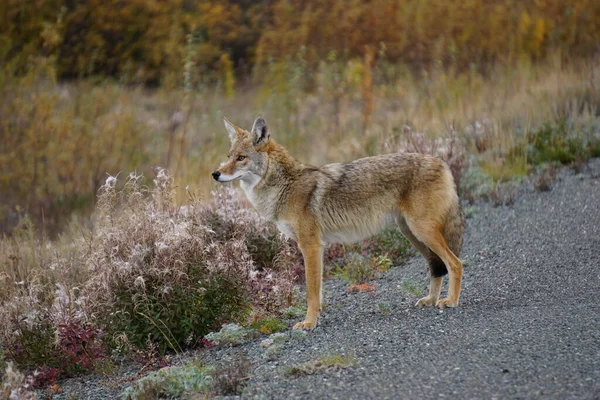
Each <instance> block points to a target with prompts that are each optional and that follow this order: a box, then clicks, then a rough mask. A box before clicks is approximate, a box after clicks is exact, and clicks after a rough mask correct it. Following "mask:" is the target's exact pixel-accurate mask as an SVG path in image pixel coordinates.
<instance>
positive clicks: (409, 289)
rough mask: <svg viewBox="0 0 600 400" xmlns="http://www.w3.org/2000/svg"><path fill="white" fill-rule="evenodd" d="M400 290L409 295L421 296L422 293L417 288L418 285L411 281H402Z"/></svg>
mask: <svg viewBox="0 0 600 400" xmlns="http://www.w3.org/2000/svg"><path fill="white" fill-rule="evenodd" d="M400 290H401V291H402V292H403V293H405V294H407V295H410V296H415V297H421V296H422V295H423V292H422V291H421V290H420V289H419V287H418V286H417V285H416V284H415V283H414V282H411V281H402V284H401V285H400Z"/></svg>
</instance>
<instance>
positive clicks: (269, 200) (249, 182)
mask: <svg viewBox="0 0 600 400" xmlns="http://www.w3.org/2000/svg"><path fill="white" fill-rule="evenodd" d="M259 182H260V178H258V179H242V180H241V181H240V187H241V188H242V190H243V191H244V193H245V194H246V197H247V198H248V200H249V201H250V203H252V205H253V206H254V208H255V209H256V211H258V213H259V214H260V215H261V216H262V217H263V218H266V219H267V220H269V221H274V220H275V210H276V206H277V194H276V193H272V192H271V191H269V190H268V189H263V188H257V185H258V183H259Z"/></svg>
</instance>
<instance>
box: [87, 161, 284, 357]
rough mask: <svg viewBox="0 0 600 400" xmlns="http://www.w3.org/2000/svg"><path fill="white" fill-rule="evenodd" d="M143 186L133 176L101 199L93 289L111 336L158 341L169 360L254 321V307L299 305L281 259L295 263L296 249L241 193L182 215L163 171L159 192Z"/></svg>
mask: <svg viewBox="0 0 600 400" xmlns="http://www.w3.org/2000/svg"><path fill="white" fill-rule="evenodd" d="M140 181H141V178H140V177H138V176H134V175H132V176H130V178H129V180H128V182H127V183H126V184H125V187H124V188H123V189H122V190H117V189H116V188H115V183H116V182H115V181H114V180H112V179H110V178H109V179H108V180H107V183H106V184H105V185H104V186H103V187H102V189H101V191H100V193H99V205H98V208H97V213H96V216H95V217H96V221H97V226H98V228H97V231H98V238H97V246H96V250H95V252H94V253H93V254H92V255H91V263H92V265H93V268H94V269H95V270H96V271H95V273H94V277H93V279H92V280H91V282H90V283H89V284H88V287H87V290H88V293H89V294H90V302H91V304H92V307H93V308H94V310H96V313H97V315H98V316H99V318H100V319H101V321H102V322H101V323H102V325H103V326H106V327H108V329H109V331H110V333H113V334H117V333H120V332H122V333H125V334H126V335H127V337H128V339H129V341H130V342H131V343H132V344H134V345H135V346H137V347H142V346H144V345H145V342H146V340H148V339H149V340H151V341H152V342H154V343H156V344H158V349H159V351H160V352H161V353H164V352H165V351H166V350H174V351H180V350H181V349H183V348H184V347H186V346H190V345H195V344H197V343H198V341H199V340H200V339H201V338H202V337H203V336H204V335H206V334H207V333H209V332H210V331H212V330H214V328H215V327H217V326H219V325H220V323H221V322H222V321H233V322H244V321H245V320H246V319H247V318H248V316H249V313H250V310H251V309H252V308H254V309H255V310H274V309H277V307H280V306H283V305H289V301H291V298H292V281H291V277H290V274H289V272H288V270H286V269H285V268H284V265H282V264H278V263H277V261H276V260H275V261H274V260H273V259H276V258H277V257H279V256H281V258H282V259H286V260H287V259H288V258H290V259H291V258H293V256H294V253H293V250H291V247H290V246H289V244H288V243H287V242H286V241H284V240H283V239H281V238H280V237H279V236H275V235H274V230H273V228H271V227H270V226H269V225H267V224H266V223H265V222H263V221H262V220H259V219H258V217H257V215H256V214H255V213H254V212H253V211H251V210H248V209H244V208H243V207H241V205H240V203H239V202H238V201H237V200H236V198H235V193H234V191H233V190H231V189H227V188H226V189H224V190H223V191H221V192H216V193H214V200H213V202H212V203H211V204H210V205H209V206H200V205H199V204H197V203H194V204H191V205H190V206H188V207H187V208H186V209H185V210H182V209H180V208H179V207H177V206H176V205H175V204H174V202H173V186H172V180H171V178H170V176H169V175H168V174H167V173H166V171H164V170H159V171H158V174H157V177H156V179H155V185H156V189H152V190H150V189H148V188H146V187H144V186H142V185H141V182H140ZM250 247H254V248H258V249H269V250H268V252H267V253H265V252H254V253H253V252H252V251H251V250H250ZM257 254H260V256H259V257H258V261H257V260H255V259H254V258H253V255H254V256H256V255H257ZM265 254H268V255H265ZM269 257H272V259H270V260H269V259H268V258H269ZM259 263H262V265H260V264H259ZM269 266H270V267H271V268H269ZM102 288H108V290H102Z"/></svg>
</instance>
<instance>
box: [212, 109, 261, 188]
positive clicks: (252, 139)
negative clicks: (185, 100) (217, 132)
mask: <svg viewBox="0 0 600 400" xmlns="http://www.w3.org/2000/svg"><path fill="white" fill-rule="evenodd" d="M223 122H224V123H225V127H226V128H227V131H228V132H229V139H230V141H231V147H229V154H228V155H227V161H225V162H224V163H222V164H221V165H220V166H219V168H218V169H217V170H216V171H215V172H213V173H212V176H213V178H215V180H217V181H219V182H223V183H225V182H231V181H234V180H236V179H241V180H243V181H245V182H247V183H248V184H252V183H256V182H258V181H259V180H260V179H261V178H262V177H263V175H264V173H265V169H266V165H267V154H266V153H265V152H264V151H261V150H263V149H264V148H265V147H266V145H267V143H268V142H269V129H268V128H267V122H266V121H265V120H264V118H262V117H258V118H256V121H254V125H252V129H251V130H250V132H248V131H245V130H243V129H241V128H239V127H237V126H235V125H234V124H232V123H231V122H229V120H227V118H224V119H223Z"/></svg>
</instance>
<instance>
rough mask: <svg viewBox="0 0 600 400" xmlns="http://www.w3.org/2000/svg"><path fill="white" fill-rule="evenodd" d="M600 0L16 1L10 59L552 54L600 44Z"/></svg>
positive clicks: (1, 16) (152, 66) (204, 61)
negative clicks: (301, 53) (368, 50)
mask: <svg viewBox="0 0 600 400" xmlns="http://www.w3.org/2000/svg"><path fill="white" fill-rule="evenodd" d="M599 21H600V3H598V2H597V1H594V0H578V1H576V2H572V1H565V0H536V1H521V0H495V1H486V0H466V1H465V0H448V1H437V2H434V1H422V0H370V1H362V0H351V1H345V0H308V1H291V0H276V1H267V0H263V1H249V0H237V1H236V0H225V1H210V0H197V1H190V0H163V1H157V0H152V1H147V0H128V1H123V0H102V1H100V0H90V1H73V0H33V1H27V2H23V1H21V0H6V1H3V2H2V3H1V4H0V58H2V59H4V60H6V61H9V62H11V63H14V65H15V67H16V68H17V69H20V70H23V69H26V67H27V63H28V60H29V58H30V57H32V56H47V55H50V54H53V55H56V56H57V60H58V76H59V77H60V78H71V79H72V78H78V77H85V76H96V75H101V76H112V77H115V78H118V79H120V80H122V81H125V82H145V83H152V84H160V83H165V82H171V81H173V80H174V79H175V80H180V79H181V76H182V74H181V72H182V71H183V69H184V61H183V60H184V56H183V55H184V53H186V51H187V50H189V47H190V46H191V47H193V48H194V59H193V60H192V61H193V62H194V63H196V64H197V65H199V66H201V67H202V68H203V69H204V70H205V72H207V73H209V75H211V74H212V75H211V78H212V79H215V80H217V79H219V78H221V75H220V74H219V73H218V71H219V67H220V65H221V64H222V63H223V58H222V57H223V55H224V54H226V55H227V57H229V58H230V59H231V60H232V62H233V63H234V65H235V66H236V68H237V70H238V73H239V74H241V75H248V73H249V72H250V71H252V69H253V68H255V67H256V66H260V65H265V64H268V63H269V62H272V61H278V60H284V59H285V58H286V57H288V56H293V55H295V54H296V53H298V51H300V49H301V48H305V49H306V59H307V61H308V63H309V65H310V66H312V67H316V66H317V64H318V62H319V61H320V60H322V59H324V58H325V57H326V56H327V55H328V54H329V52H331V51H336V52H338V54H345V55H346V56H347V57H349V58H352V57H361V56H362V55H363V54H364V53H365V48H366V47H365V46H371V47H372V48H373V49H379V53H380V54H379V56H380V57H385V58H386V59H387V60H389V61H393V62H401V63H405V64H408V65H410V66H413V67H429V66H431V64H432V63H442V64H444V65H452V66H456V67H458V68H470V67H473V66H475V67H479V68H485V67H486V66H487V65H491V64H492V63H493V62H502V63H511V62H514V61H515V60H518V59H520V58H528V59H531V60H540V59H544V58H546V57H548V56H549V55H553V54H557V53H558V54H560V55H561V56H563V57H568V56H589V55H592V54H594V53H595V52H597V51H598V45H597V38H598V37H600V22H599Z"/></svg>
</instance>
